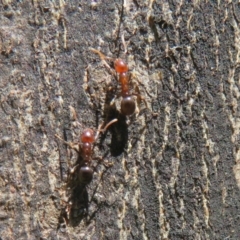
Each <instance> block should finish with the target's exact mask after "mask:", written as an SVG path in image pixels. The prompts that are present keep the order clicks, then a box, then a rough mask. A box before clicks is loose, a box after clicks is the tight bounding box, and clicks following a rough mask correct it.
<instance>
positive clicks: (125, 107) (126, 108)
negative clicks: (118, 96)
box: [121, 96, 136, 116]
mask: <svg viewBox="0 0 240 240" xmlns="http://www.w3.org/2000/svg"><path fill="white" fill-rule="evenodd" d="M135 108H136V104H135V101H134V99H133V98H132V96H125V97H123V98H122V101H121V113H122V114H123V115H125V116H126V115H132V114H133V113H134V112H135Z"/></svg>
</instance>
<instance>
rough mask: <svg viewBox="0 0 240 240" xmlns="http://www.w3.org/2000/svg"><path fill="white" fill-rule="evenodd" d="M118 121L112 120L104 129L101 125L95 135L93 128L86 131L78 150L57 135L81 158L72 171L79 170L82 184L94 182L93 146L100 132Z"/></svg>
mask: <svg viewBox="0 0 240 240" xmlns="http://www.w3.org/2000/svg"><path fill="white" fill-rule="evenodd" d="M117 121H118V120H117V119H113V120H111V121H110V122H109V123H108V124H107V125H106V126H105V127H104V128H103V129H102V125H100V127H99V128H98V130H97V131H96V134H95V133H94V130H93V129H91V128H86V129H84V130H83V132H82V133H81V135H80V142H78V143H77V145H78V147H77V148H76V147H74V146H73V144H72V143H69V142H66V141H65V140H63V139H62V138H61V137H59V136H58V135H55V136H56V137H57V138H59V139H60V140H62V141H63V142H64V143H65V144H67V145H68V146H69V147H70V148H72V149H74V150H75V151H76V152H77V153H78V155H79V156H80V157H81V160H80V162H79V163H78V164H77V165H76V166H75V167H74V168H73V169H71V171H70V172H71V173H74V172H75V170H76V168H78V169H79V172H78V178H79V181H80V183H83V184H85V185H87V184H89V183H90V182H91V181H92V178H93V169H92V167H91V163H92V160H93V158H92V154H93V145H94V143H95V142H96V140H97V138H98V136H99V134H100V132H102V133H104V132H105V131H106V130H107V128H108V127H109V126H110V125H112V124H113V123H115V122H117Z"/></svg>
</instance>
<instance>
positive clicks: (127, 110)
mask: <svg viewBox="0 0 240 240" xmlns="http://www.w3.org/2000/svg"><path fill="white" fill-rule="evenodd" d="M90 50H91V51H93V52H94V53H97V54H98V55H99V56H100V58H101V60H103V61H104V64H105V65H106V67H107V68H110V67H109V65H108V64H107V63H106V62H105V59H110V60H113V59H112V58H110V57H106V56H105V55H104V54H103V53H101V52H100V51H98V50H96V49H94V48H90ZM114 69H115V71H116V72H117V74H118V75H119V79H118V80H119V82H120V84H121V88H122V91H121V96H122V100H121V113H122V114H123V115H125V116H129V115H132V114H133V113H134V112H135V109H136V103H135V101H134V98H133V95H136V96H138V97H140V99H141V100H143V101H144V103H145V105H146V106H147V104H146V101H145V99H144V98H143V97H142V96H141V95H140V94H132V93H131V92H130V90H129V74H128V65H127V63H126V62H125V61H124V60H123V59H121V58H117V59H115V60H114Z"/></svg>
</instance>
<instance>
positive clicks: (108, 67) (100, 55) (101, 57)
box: [89, 48, 114, 73]
mask: <svg viewBox="0 0 240 240" xmlns="http://www.w3.org/2000/svg"><path fill="white" fill-rule="evenodd" d="M89 49H90V50H91V51H92V52H94V53H96V54H98V55H99V57H100V59H101V60H102V62H103V64H104V66H105V67H106V68H107V69H108V70H109V71H110V72H111V73H114V72H113V70H112V68H111V67H110V66H109V65H108V63H107V62H106V61H105V59H109V60H111V61H113V60H114V59H113V58H111V57H107V56H105V55H104V54H103V53H101V52H100V51H98V50H97V49H95V48H89Z"/></svg>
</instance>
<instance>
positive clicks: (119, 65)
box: [114, 58, 128, 73]
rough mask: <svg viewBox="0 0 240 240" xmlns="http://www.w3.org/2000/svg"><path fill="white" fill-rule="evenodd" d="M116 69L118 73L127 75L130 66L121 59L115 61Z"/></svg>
mask: <svg viewBox="0 0 240 240" xmlns="http://www.w3.org/2000/svg"><path fill="white" fill-rule="evenodd" d="M114 68H115V71H116V72H117V73H125V72H127V71H128V65H127V64H126V63H125V62H124V60H122V59H121V58H117V59H116V60H115V61H114Z"/></svg>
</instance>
